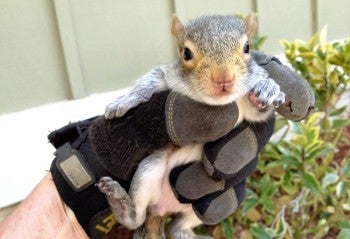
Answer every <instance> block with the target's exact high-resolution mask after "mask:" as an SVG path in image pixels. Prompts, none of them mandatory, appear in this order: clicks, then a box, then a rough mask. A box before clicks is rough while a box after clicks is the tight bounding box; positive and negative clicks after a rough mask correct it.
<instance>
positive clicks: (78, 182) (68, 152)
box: [56, 143, 96, 192]
mask: <svg viewBox="0 0 350 239" xmlns="http://www.w3.org/2000/svg"><path fill="white" fill-rule="evenodd" d="M56 156H57V160H56V166H57V168H58V170H59V171H60V173H61V174H62V176H63V177H64V178H65V180H66V181H67V183H68V184H69V185H70V186H71V187H72V189H74V191H76V192H81V191H82V190H84V189H85V188H87V187H89V186H90V185H91V184H93V183H95V182H96V178H95V176H94V174H93V173H92V170H91V169H90V168H89V166H88V165H87V163H86V160H85V159H84V156H83V155H82V154H81V153H80V152H79V151H77V150H75V149H73V148H72V147H71V145H70V143H65V144H63V145H62V146H60V147H59V148H58V149H57V151H56Z"/></svg>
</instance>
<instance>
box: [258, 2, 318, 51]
mask: <svg viewBox="0 0 350 239" xmlns="http://www.w3.org/2000/svg"><path fill="white" fill-rule="evenodd" d="M257 10H258V14H259V33H260V35H262V36H267V40H266V42H265V43H264V45H263V48H262V49H263V50H264V51H265V52H266V53H269V54H277V53H281V51H282V47H281V45H280V40H281V39H287V40H294V39H296V38H299V39H309V38H310V37H311V35H312V9H311V0H294V1H290V0H258V1H257Z"/></svg>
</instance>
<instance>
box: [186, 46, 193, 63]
mask: <svg viewBox="0 0 350 239" xmlns="http://www.w3.org/2000/svg"><path fill="white" fill-rule="evenodd" d="M192 58H193V53H192V51H191V50H190V49H188V48H187V47H185V49H184V60H185V61H189V60H191V59H192Z"/></svg>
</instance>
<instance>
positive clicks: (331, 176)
mask: <svg viewBox="0 0 350 239" xmlns="http://www.w3.org/2000/svg"><path fill="white" fill-rule="evenodd" d="M338 179H339V176H338V174H337V173H335V172H333V173H327V174H326V176H324V178H323V179H322V187H323V188H326V187H327V186H328V185H331V184H333V183H336V182H337V181H338Z"/></svg>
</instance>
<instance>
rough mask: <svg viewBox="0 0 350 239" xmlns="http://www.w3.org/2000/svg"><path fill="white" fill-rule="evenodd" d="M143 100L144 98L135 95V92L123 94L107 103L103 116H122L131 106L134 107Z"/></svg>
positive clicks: (107, 117) (110, 117)
mask: <svg viewBox="0 0 350 239" xmlns="http://www.w3.org/2000/svg"><path fill="white" fill-rule="evenodd" d="M145 101H146V99H145V98H143V97H141V96H139V95H135V94H126V95H123V96H121V97H119V98H118V99H117V100H116V101H114V102H112V103H110V104H109V105H107V107H106V112H105V117H106V119H113V118H118V117H122V116H123V115H125V114H126V112H128V111H129V110H130V109H131V108H134V107H136V106H138V105H139V104H141V103H143V102H145Z"/></svg>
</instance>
